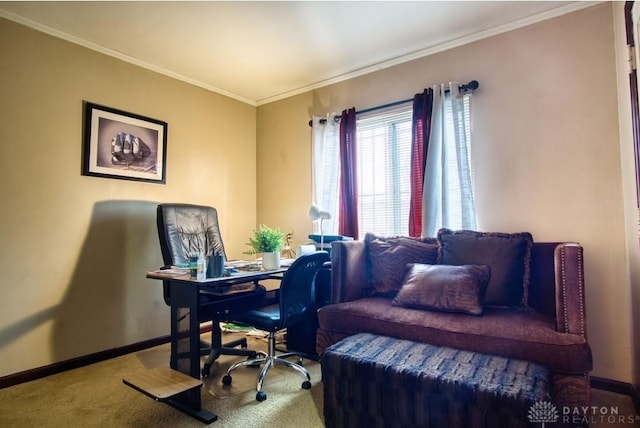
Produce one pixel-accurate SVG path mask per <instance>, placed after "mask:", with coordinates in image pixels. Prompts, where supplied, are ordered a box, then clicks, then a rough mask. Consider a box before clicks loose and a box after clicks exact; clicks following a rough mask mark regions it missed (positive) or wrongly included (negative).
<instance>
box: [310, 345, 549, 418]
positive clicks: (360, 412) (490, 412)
mask: <svg viewBox="0 0 640 428" xmlns="http://www.w3.org/2000/svg"><path fill="white" fill-rule="evenodd" d="M322 380H323V383H324V418H325V425H326V426H327V427H329V428H331V427H349V428H354V427H394V428H395V427H411V428H417V427H425V428H443V427H448V428H467V427H474V428H514V427H529V426H531V422H555V420H554V419H553V417H554V414H553V411H554V410H555V409H553V408H551V409H549V408H545V407H544V405H550V401H551V400H550V397H549V389H550V385H549V384H550V374H549V371H548V370H547V369H546V368H545V367H544V366H542V365H539V364H534V363H530V362H526V361H520V360H514V359H509V358H504V357H498V356H493V355H484V354H479V353H476V352H469V351H461V350H457V349H453V348H446V347H439V346H434V345H428V344H424V343H417V342H412V341H408V340H400V339H395V338H390V337H383V336H377V335H373V334H369V333H362V334H357V335H355V336H350V337H347V338H346V339H343V340H342V341H340V342H338V343H336V344H334V345H332V346H330V347H329V348H327V349H326V350H325V352H324V354H323V356H322ZM536 402H537V403H538V404H536ZM534 404H535V406H534V407H533V410H534V412H533V413H530V410H531V408H532V407H531V406H533V405H534ZM545 412H546V413H545ZM556 415H557V413H556ZM557 416H560V415H557ZM557 416H556V417H557ZM535 417H537V418H538V419H537V420H536V419H534V418H535ZM545 418H546V419H545Z"/></svg>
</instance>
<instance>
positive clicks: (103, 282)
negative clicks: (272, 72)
mask: <svg viewBox="0 0 640 428" xmlns="http://www.w3.org/2000/svg"><path fill="white" fill-rule="evenodd" d="M0 52H2V55H1V56H0V106H1V107H0V108H1V111H2V114H0V195H2V200H3V204H2V210H0V242H2V245H3V251H2V253H3V256H2V257H1V258H0V272H2V275H1V276H0V294H1V295H2V299H0V376H3V375H7V374H12V373H16V372H19V371H23V370H28V369H32V368H36V367H39V366H43V365H47V364H51V363H53V362H58V361H62V360H66V359H69V358H73V357H77V356H81V355H86V354H89V353H92V352H97V351H102V350H106V349H111V348H115V347H118V346H124V345H127V344H131V343H136V342H140V341H142V340H147V339H151V338H154V337H160V336H163V335H167V334H168V333H169V311H168V310H167V307H166V306H165V304H164V302H163V301H162V295H161V286H160V283H159V282H156V281H152V280H148V279H145V277H144V272H145V270H149V269H155V268H156V267H158V266H160V265H161V264H162V259H161V256H160V251H159V246H158V238H157V232H156V229H155V227H156V226H155V206H156V203H158V202H180V201H181V202H189V203H201V204H207V205H213V206H215V207H217V208H218V210H219V216H220V220H221V223H222V233H223V236H224V238H225V244H226V246H227V251H228V253H229V255H230V256H233V257H239V256H241V255H242V254H241V253H242V251H244V250H245V249H246V247H245V246H244V243H245V242H246V239H247V237H248V236H249V233H250V232H251V230H252V229H253V228H254V226H255V223H256V185H255V183H256V150H255V142H256V109H255V107H253V106H249V105H247V104H243V103H240V102H238V101H235V100H232V99H229V98H226V97H223V96H220V95H217V94H214V93H211V92H208V91H205V90H203V89H199V88H196V87H194V86H190V85H187V84H184V83H181V82H178V81H176V80H174V79H170V78H167V77H164V76H161V75H159V74H156V73H153V72H150V71H147V70H144V69H141V68H139V67H135V66H133V65H130V64H127V63H124V62H122V61H119V60H116V59H113V58H110V57H107V56H105V55H102V54H99V53H96V52H93V51H90V50H87V49H85V48H82V47H80V46H77V45H74V44H71V43H68V42H64V41H61V40H59V39H55V38H53V37H50V36H47V35H44V34H42V33H39V32H36V31H33V30H30V29H27V28H25V27H22V26H20V25H17V24H15V23H12V22H10V21H7V20H4V19H0ZM83 100H88V101H91V102H94V103H98V104H102V105H106V106H110V107H113V108H118V109H121V110H124V111H130V112H134V113H138V114H141V115H145V116H149V117H152V118H156V119H160V120H163V121H166V122H168V124H169V128H168V129H169V133H168V146H167V184H166V185H159V184H151V183H140V182H133V181H124V180H113V179H105V178H96V177H84V176H81V174H80V165H81V163H80V162H81V148H82V102H83Z"/></svg>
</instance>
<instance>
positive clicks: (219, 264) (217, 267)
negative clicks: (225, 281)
mask: <svg viewBox="0 0 640 428" xmlns="http://www.w3.org/2000/svg"><path fill="white" fill-rule="evenodd" d="M222 275H224V256H223V255H220V254H214V255H213V256H209V258H208V259H207V278H219V277H221V276H222Z"/></svg>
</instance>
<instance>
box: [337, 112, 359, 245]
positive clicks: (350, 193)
mask: <svg viewBox="0 0 640 428" xmlns="http://www.w3.org/2000/svg"><path fill="white" fill-rule="evenodd" d="M356 148H357V145H356V109H355V108H354V107H352V108H350V109H348V110H344V111H343V112H342V117H341V119H340V215H339V224H338V233H340V235H343V236H351V237H353V239H358V171H357V164H356V160H357V159H356Z"/></svg>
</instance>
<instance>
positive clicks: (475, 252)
mask: <svg viewBox="0 0 640 428" xmlns="http://www.w3.org/2000/svg"><path fill="white" fill-rule="evenodd" d="M438 242H439V244H440V249H439V255H438V262H439V263H442V264H446V265H486V266H489V267H490V268H491V278H490V279H489V284H488V285H487V290H486V293H485V297H484V305H485V306H520V305H523V306H526V305H527V300H528V292H529V262H530V260H531V246H532V245H533V237H532V236H531V234H530V233H528V232H522V233H511V234H508V233H484V232H474V231H470V230H460V231H451V230H449V229H440V230H439V231H438Z"/></svg>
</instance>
